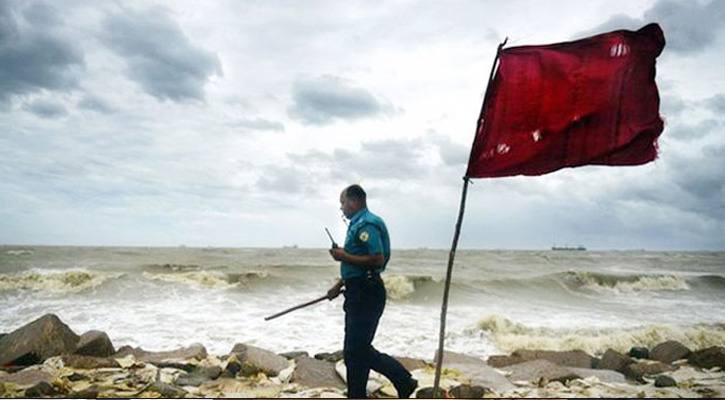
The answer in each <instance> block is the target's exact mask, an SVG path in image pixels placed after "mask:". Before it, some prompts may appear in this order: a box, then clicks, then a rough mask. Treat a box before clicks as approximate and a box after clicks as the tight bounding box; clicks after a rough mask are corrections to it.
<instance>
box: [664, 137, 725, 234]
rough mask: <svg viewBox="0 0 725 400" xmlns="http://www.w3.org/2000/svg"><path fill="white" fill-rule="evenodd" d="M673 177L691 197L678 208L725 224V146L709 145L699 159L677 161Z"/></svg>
mask: <svg viewBox="0 0 725 400" xmlns="http://www.w3.org/2000/svg"><path fill="white" fill-rule="evenodd" d="M672 175H673V176H672V179H673V182H675V184H677V185H678V186H679V187H680V188H681V189H682V190H683V191H684V192H685V193H687V194H689V197H688V198H687V199H686V201H680V202H678V204H677V206H679V207H683V208H684V209H686V210H688V211H693V212H696V213H698V214H700V215H703V216H705V217H706V218H708V219H716V220H718V221H721V222H724V223H725V201H723V199H725V146H723V145H713V146H707V147H705V148H703V149H702V151H701V153H700V154H697V155H696V156H690V157H685V156H678V157H676V158H674V159H673V161H672Z"/></svg>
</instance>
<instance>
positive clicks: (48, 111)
mask: <svg viewBox="0 0 725 400" xmlns="http://www.w3.org/2000/svg"><path fill="white" fill-rule="evenodd" d="M23 109H25V110H26V111H29V112H31V113H33V114H35V115H37V116H39V117H42V118H59V117H64V116H66V115H68V110H66V108H65V107H63V105H62V104H58V103H55V102H53V101H48V100H35V101H33V102H31V103H28V104H25V105H24V106H23Z"/></svg>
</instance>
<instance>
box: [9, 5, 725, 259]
mask: <svg viewBox="0 0 725 400" xmlns="http://www.w3.org/2000/svg"><path fill="white" fill-rule="evenodd" d="M724 19H725V1H717V0H714V1H700V0H686V1H675V0H654V1H648V0H592V1H587V2H579V1H562V0H547V1H534V0H508V1H505V2H502V1H482V0H453V1H445V2H440V1H410V0H386V1H376V0H372V1H344V2H340V1H333V0H330V1H314V0H313V1H303V2H301V1H287V0H279V1H264V2H260V1H246V0H228V1H198V0H154V1H148V0H143V1H141V0H115V1H110V0H109V1H105V0H99V1H92V2H89V1H83V0H53V1H33V0H30V1H26V0H0V176H1V177H2V178H0V244H12V245H109V246H110V245H118V246H179V245H186V246H220V247H221V246H223V247H278V246H293V245H297V246H300V247H315V248H324V247H327V246H328V245H329V242H328V239H327V236H326V234H325V232H324V228H325V227H328V228H330V230H331V231H332V232H333V235H334V236H337V239H338V241H341V240H342V239H343V238H344V232H345V229H346V226H345V224H344V222H343V220H342V218H341V213H340V210H339V194H340V191H341V190H342V189H343V188H344V187H346V186H347V185H349V184H352V183H358V184H361V185H362V186H363V187H364V188H365V189H366V191H367V192H368V205H369V208H370V209H371V211H373V212H375V213H377V214H378V215H380V216H381V217H383V218H384V219H385V221H386V223H387V225H388V229H389V231H390V234H391V241H392V245H393V247H394V248H419V247H428V248H441V249H445V248H448V247H450V245H451V241H452V238H453V232H454V226H455V222H456V218H457V215H458V207H459V202H460V197H461V188H462V183H463V181H462V177H463V175H464V173H465V170H466V163H467V159H468V154H469V151H470V145H471V143H472V141H473V135H474V131H475V128H476V120H477V118H478V113H479V111H480V108H481V101H482V98H483V93H484V92H485V89H486V82H487V79H488V75H489V72H490V68H491V63H492V61H493V59H494V55H495V51H496V47H497V46H498V44H499V43H500V42H502V41H503V40H504V38H506V37H508V44H507V46H520V45H533V44H546V43H555V42H562V41H569V40H574V39H578V38H582V37H586V36H590V35H594V34H597V33H603V32H608V31H612V30H617V29H631V30H637V29H639V28H641V27H643V26H644V25H646V24H647V23H650V22H657V23H659V24H660V26H661V27H662V29H663V30H664V33H665V36H666V40H667V44H666V46H665V49H664V51H663V53H662V55H660V57H659V58H658V59H657V78H656V80H657V84H658V87H659V91H660V97H661V109H660V113H661V115H662V117H663V119H664V121H665V130H664V132H663V134H662V136H661V137H660V140H659V150H660V153H659V156H658V159H657V160H655V161H654V162H652V163H649V164H646V165H643V166H637V167H605V166H586V167H580V168H571V169H566V170H560V171H557V172H554V173H551V174H548V175H545V176H541V177H511V178H496V179H481V180H474V181H473V184H472V185H471V186H470V187H469V190H468V198H467V205H466V213H465V218H464V222H463V229H462V232H461V240H460V244H459V247H460V248H471V249H547V248H549V247H551V246H553V245H558V246H565V245H569V246H574V245H580V244H581V245H584V246H587V247H588V248H590V249H600V250H608V249H623V250H626V249H646V250H725V132H724V128H725V126H724V125H725V74H723V61H725V24H722V21H723V20H724Z"/></svg>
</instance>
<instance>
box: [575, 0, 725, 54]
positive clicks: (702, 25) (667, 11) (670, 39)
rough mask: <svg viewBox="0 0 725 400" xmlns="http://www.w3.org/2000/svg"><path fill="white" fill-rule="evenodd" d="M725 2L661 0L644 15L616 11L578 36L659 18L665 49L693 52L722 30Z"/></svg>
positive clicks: (633, 28) (714, 37)
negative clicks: (638, 16) (636, 15)
mask: <svg viewBox="0 0 725 400" xmlns="http://www.w3.org/2000/svg"><path fill="white" fill-rule="evenodd" d="M723 19H725V2H724V1H720V0H714V1H710V2H708V3H703V2H700V1H673V0H660V1H659V2H657V3H655V4H654V6H652V8H650V9H649V10H647V11H646V12H645V13H644V15H643V18H641V19H637V18H631V17H628V16H625V15H615V16H613V17H611V18H610V19H609V20H608V21H607V22H605V23H603V24H602V25H599V26H598V27H596V28H594V29H592V30H590V31H586V32H582V33H580V34H578V35H576V36H577V37H581V36H587V35H592V34H596V33H601V32H608V31H612V30H617V29H630V30H637V29H639V28H641V27H643V26H644V25H646V24H648V23H650V22H657V23H659V24H660V26H662V29H663V30H664V32H665V38H666V40H667V45H666V47H665V53H664V54H667V53H669V52H678V53H682V54H693V53H697V52H700V51H702V50H704V49H705V48H707V47H708V46H710V45H712V44H713V43H714V42H715V39H716V37H717V35H718V34H719V33H720V32H721V31H722V30H723V27H724V26H725V25H723V23H722V21H723Z"/></svg>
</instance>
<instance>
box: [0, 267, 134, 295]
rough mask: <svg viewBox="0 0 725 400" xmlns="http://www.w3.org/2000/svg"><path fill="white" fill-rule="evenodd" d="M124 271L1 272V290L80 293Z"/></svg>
mask: <svg viewBox="0 0 725 400" xmlns="http://www.w3.org/2000/svg"><path fill="white" fill-rule="evenodd" d="M123 275H124V274H122V273H99V272H90V271H87V270H81V269H78V270H68V271H30V272H27V273H24V274H15V275H5V274H0V291H10V290H38V291H50V292H54V293H78V292H82V291H85V290H90V289H94V288H96V287H98V286H100V285H101V284H103V283H104V282H106V281H109V280H112V279H117V278H120V277H121V276H123Z"/></svg>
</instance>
